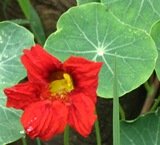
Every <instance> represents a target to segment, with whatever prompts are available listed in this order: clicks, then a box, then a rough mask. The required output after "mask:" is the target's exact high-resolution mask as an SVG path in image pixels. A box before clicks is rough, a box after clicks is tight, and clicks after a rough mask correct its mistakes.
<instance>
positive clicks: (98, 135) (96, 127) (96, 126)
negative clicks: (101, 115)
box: [95, 119, 101, 145]
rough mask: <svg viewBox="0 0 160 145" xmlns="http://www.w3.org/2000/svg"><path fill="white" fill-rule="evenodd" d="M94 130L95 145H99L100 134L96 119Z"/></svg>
mask: <svg viewBox="0 0 160 145" xmlns="http://www.w3.org/2000/svg"><path fill="white" fill-rule="evenodd" d="M95 130H96V139H97V145H101V134H100V127H99V121H98V119H97V120H96V122H95Z"/></svg>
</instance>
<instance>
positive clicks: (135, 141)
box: [121, 110, 160, 145]
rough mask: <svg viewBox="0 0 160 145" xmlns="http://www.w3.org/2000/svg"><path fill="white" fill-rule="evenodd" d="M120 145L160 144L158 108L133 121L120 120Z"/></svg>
mask: <svg viewBox="0 0 160 145" xmlns="http://www.w3.org/2000/svg"><path fill="white" fill-rule="evenodd" d="M121 144H122V145H160V110H159V111H158V112H156V113H150V114H148V115H145V116H142V117H140V118H138V119H137V120H136V121H133V122H124V121H123V122H121Z"/></svg>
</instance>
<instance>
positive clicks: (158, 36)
mask: <svg viewBox="0 0 160 145" xmlns="http://www.w3.org/2000/svg"><path fill="white" fill-rule="evenodd" d="M151 36H152V38H153V40H154V41H155V44H156V46H157V50H158V59H157V63H156V67H155V70H156V74H157V76H158V79H159V80H160V22H158V23H156V24H155V25H154V26H153V28H152V31H151Z"/></svg>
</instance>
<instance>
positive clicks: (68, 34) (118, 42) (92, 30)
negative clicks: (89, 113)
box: [45, 3, 157, 98]
mask: <svg viewBox="0 0 160 145" xmlns="http://www.w3.org/2000/svg"><path fill="white" fill-rule="evenodd" d="M57 29H58V30H57V32H56V33H53V34H52V35H51V36H50V37H49V38H48V40H47V41H46V43H45V48H46V49H47V50H49V51H50V52H51V53H53V54H54V55H55V56H57V57H59V58H60V59H62V60H65V59H67V58H68V57H69V56H70V55H80V56H84V57H86V58H88V59H90V60H94V61H102V62H103V63H104V65H103V68H102V70H101V73H100V81H99V87H98V91H97V93H98V95H99V96H100V97H105V98H109V97H110V98H112V97H113V68H114V58H115V57H116V60H117V68H116V69H117V72H119V73H118V75H117V78H118V80H117V81H118V87H119V92H118V95H119V96H121V95H123V94H125V93H127V92H129V91H131V90H133V89H135V88H136V87H138V86H139V85H141V84H142V83H144V82H145V81H146V80H147V79H148V78H149V76H150V75H151V73H152V71H153V70H154V67H155V62H156V58H157V51H156V47H155V44H154V42H153V40H152V39H151V37H150V36H149V35H148V34H147V33H145V32H144V31H142V30H140V29H136V28H133V27H131V26H129V25H126V24H125V23H122V22H121V21H119V19H117V18H116V17H115V16H114V15H113V14H112V13H111V12H110V11H107V10H106V7H105V6H104V5H102V4H98V3H97V4H96V3H90V4H85V5H81V6H79V7H75V8H71V9H70V10H69V11H67V12H66V13H65V14H64V15H63V16H62V17H61V18H60V19H59V21H58V24H57ZM151 52H152V53H151ZM144 66H145V67H144ZM84 79H85V78H84Z"/></svg>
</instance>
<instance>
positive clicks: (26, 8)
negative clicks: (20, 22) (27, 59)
mask: <svg viewBox="0 0 160 145" xmlns="http://www.w3.org/2000/svg"><path fill="white" fill-rule="evenodd" d="M17 1H18V3H19V5H20V7H21V9H22V11H23V13H24V15H25V16H26V18H27V19H28V20H29V22H30V26H31V29H32V31H33V33H34V35H35V38H36V39H37V41H38V43H40V44H44V42H45V39H46V38H45V33H44V30H43V26H42V23H41V20H40V18H39V16H38V14H37V12H36V11H35V9H34V8H33V6H32V5H31V3H30V0H17Z"/></svg>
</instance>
